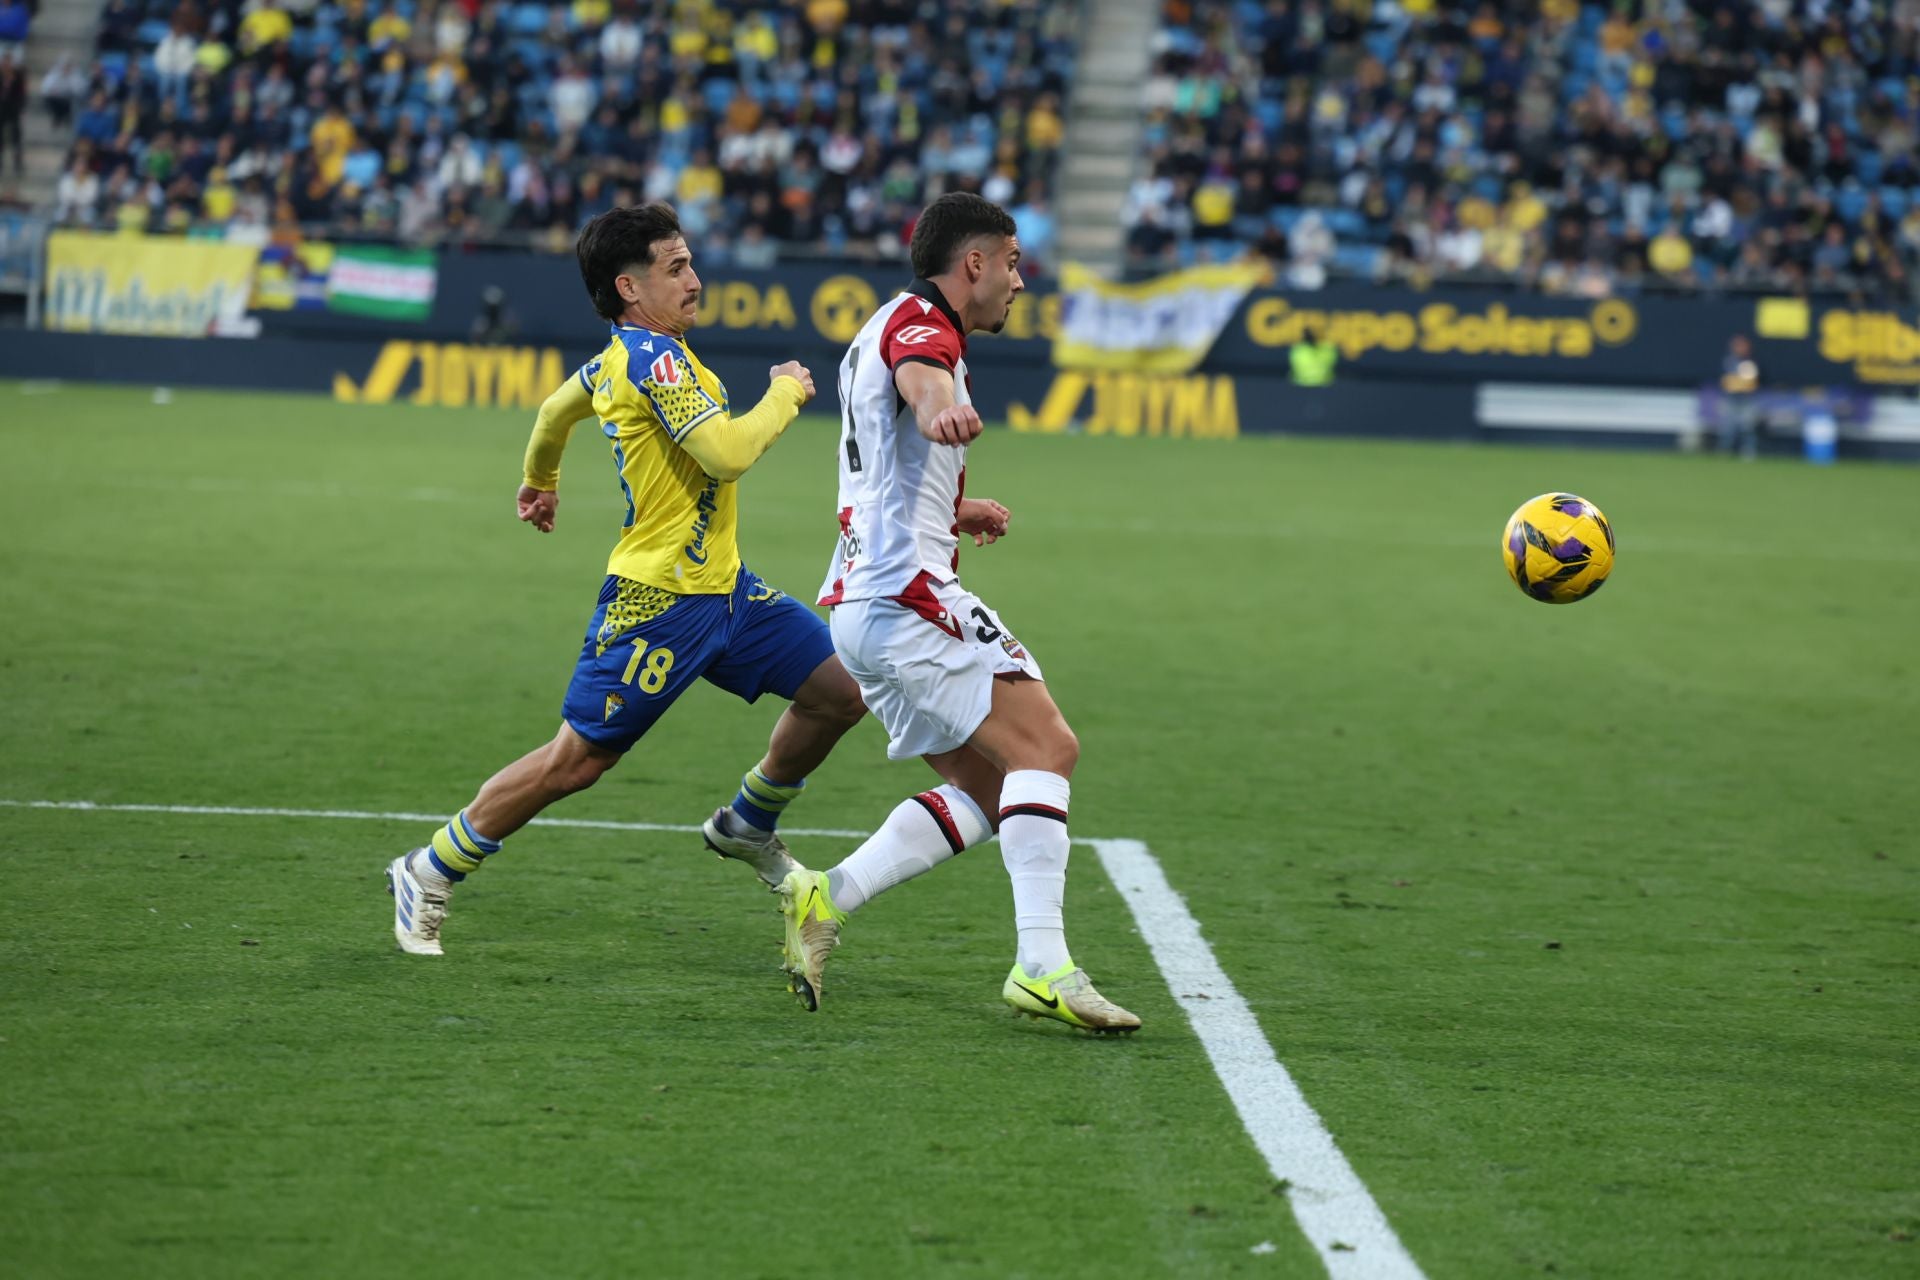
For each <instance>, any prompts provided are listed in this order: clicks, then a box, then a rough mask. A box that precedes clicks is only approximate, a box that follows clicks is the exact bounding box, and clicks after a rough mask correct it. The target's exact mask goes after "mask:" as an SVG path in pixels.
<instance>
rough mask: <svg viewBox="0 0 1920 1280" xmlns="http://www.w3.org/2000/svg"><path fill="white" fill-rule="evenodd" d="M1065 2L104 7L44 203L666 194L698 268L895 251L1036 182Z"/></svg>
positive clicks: (160, 219) (258, 2)
mask: <svg viewBox="0 0 1920 1280" xmlns="http://www.w3.org/2000/svg"><path fill="white" fill-rule="evenodd" d="M1071 9H1072V6H1070V5H1061V4H1049V3H1045V2H1044V0H963V2H961V3H942V4H929V3H924V2H923V0H866V2H859V0H806V3H788V4H747V3H740V2H738V0H572V2H571V3H566V2H557V3H551V4H549V3H532V2H530V0H484V2H483V0H438V2H437V3H436V0H108V4H107V8H106V11H105V13H104V14H103V17H102V22H101V35H100V45H99V57H98V62H97V64H96V66H95V67H94V69H93V74H92V84H91V86H90V91H89V93H88V94H86V95H84V96H83V97H82V99H81V101H80V103H79V112H78V115H79V122H78V135H77V139H76V143H75V153H74V156H73V157H72V159H73V161H75V162H77V164H75V165H72V166H70V167H72V169H73V173H72V174H70V175H69V176H70V178H71V179H72V181H69V182H65V183H63V188H62V197H63V198H62V203H61V209H60V216H61V218H62V219H63V221H66V222H68V223H78V224H87V225H121V226H145V227H147V228H148V229H151V230H187V229H195V228H224V227H231V226H233V225H234V224H236V223H237V224H240V225H248V224H257V225H260V226H263V227H271V226H276V225H277V226H283V227H284V226H285V225H286V224H289V223H297V224H299V225H300V226H301V227H303V228H305V229H307V231H308V232H309V234H315V233H318V234H326V235H329V236H332V237H334V238H344V237H349V236H355V235H365V236H376V237H392V236H395V235H398V236H399V237H401V238H403V239H406V240H410V241H433V240H439V241H442V242H449V243H464V244H477V245H488V244H502V243H504V244H514V245H526V244H528V243H533V244H535V245H536V246H544V247H550V248H553V249H556V250H564V249H568V248H570V247H571V244H572V238H573V232H574V230H575V229H576V228H577V227H578V226H579V224H580V223H582V222H583V221H584V220H585V219H586V218H588V217H590V216H592V215H593V214H594V213H596V212H598V211H600V210H602V209H605V208H608V207H610V206H611V205H613V204H614V203H616V202H618V203H626V202H632V201H635V200H639V199H648V198H663V199H669V200H672V201H674V202H675V203H676V204H677V205H678V206H679V208H680V210H681V213H682V216H683V218H684V220H685V222H686V225H687V227H688V231H689V233H690V235H691V236H692V237H693V238H694V239H695V241H696V243H698V244H699V245H700V246H701V248H702V250H703V254H704V256H706V258H707V259H708V260H709V261H711V260H712V259H713V257H714V256H715V255H726V254H732V255H734V256H736V257H738V258H739V260H740V261H742V262H743V263H760V262H765V261H769V260H771V259H772V258H774V257H775V256H779V255H783V254H791V253H799V252H817V253H829V254H833V255H836V256H852V257H865V256H897V255H899V254H901V253H902V252H903V235H904V232H905V230H906V229H907V228H908V227H909V226H910V224H911V220H912V218H913V216H914V213H915V211H916V210H917V209H918V208H919V207H920V206H921V204H923V203H924V202H925V201H926V200H927V199H929V198H931V196H933V195H937V194H939V193H940V192H941V191H943V190H948V189H954V188H966V189H974V190H983V191H985V193H986V194H988V195H990V196H992V197H993V198H995V199H998V200H1001V201H1002V202H1005V203H1008V204H1010V205H1012V204H1018V203H1020V202H1021V201H1023V200H1037V199H1043V198H1044V196H1045V193H1046V191H1047V190H1048V187H1049V183H1050V181H1051V177H1052V171H1053V168H1054V162H1055V158H1056V153H1057V151H1058V148H1059V144H1060V138H1061V133H1062V128H1061V118H1062V113H1063V108H1062V106H1061V103H1062V101H1063V100H1064V97H1065V94H1066V92H1067V87H1068V84H1069V82H1070V79H1071V75H1072V69H1073V57H1074V41H1073V36H1074V30H1073V22H1072V16H1071ZM87 176H91V177H92V178H93V179H94V182H92V183H91V184H89V183H88V182H87V181H86V180H85V179H86V177H87Z"/></svg>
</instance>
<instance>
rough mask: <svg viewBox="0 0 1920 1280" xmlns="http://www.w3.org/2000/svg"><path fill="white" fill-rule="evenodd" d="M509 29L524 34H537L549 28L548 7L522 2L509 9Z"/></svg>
mask: <svg viewBox="0 0 1920 1280" xmlns="http://www.w3.org/2000/svg"><path fill="white" fill-rule="evenodd" d="M507 29H508V30H509V31H513V32H516V33H518V34H520V35H523V36H537V35H539V34H540V33H541V32H543V31H545V30H546V29H547V7H546V6H545V5H543V4H530V3H524V2H523V3H521V4H516V5H514V6H513V8H511V9H509V10H508V11H507Z"/></svg>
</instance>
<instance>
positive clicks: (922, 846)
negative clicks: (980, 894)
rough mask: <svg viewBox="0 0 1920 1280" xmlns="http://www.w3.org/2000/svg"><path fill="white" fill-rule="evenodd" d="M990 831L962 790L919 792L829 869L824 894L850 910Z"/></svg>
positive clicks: (979, 839)
mask: <svg viewBox="0 0 1920 1280" xmlns="http://www.w3.org/2000/svg"><path fill="white" fill-rule="evenodd" d="M991 835H993V826H992V824H991V823H989V822H988V821H987V815H986V814H984V813H982V812H980V806H979V805H977V804H975V803H974V802H973V798H972V797H971V796H969V795H968V794H967V793H966V792H964V791H962V790H961V789H960V788H958V787H956V786H953V785H952V784H948V785H946V786H943V787H935V788H934V789H933V790H931V791H922V792H921V793H920V794H919V795H917V796H914V797H912V798H911V799H907V800H902V801H901V802H900V803H899V804H897V805H895V806H894V810H893V812H892V813H890V814H888V815H887V820H886V821H885V822H883V823H881V824H880V829H879V830H878V831H876V832H874V833H873V834H872V835H870V836H868V837H867V842H866V843H865V844H863V845H861V846H860V847H859V848H858V849H855V850H854V851H853V852H852V853H850V854H848V855H847V856H846V858H845V860H844V861H842V862H841V863H840V865H839V866H837V867H835V868H833V870H831V871H829V872H827V892H828V893H829V894H831V895H832V896H833V905H834V906H836V907H838V908H839V909H840V910H842V911H852V910H854V909H855V908H857V907H859V906H861V905H862V904H863V903H865V902H866V901H867V899H869V898H872V897H875V896H877V895H879V894H882V893H885V892H886V891H887V890H888V889H891V888H893V886H895V885H897V884H900V883H903V882H904V881H907V880H911V879H913V878H914V877H915V876H917V875H920V874H922V873H924V872H927V871H931V870H933V869H934V868H935V867H937V866H939V865H940V864H941V863H943V862H945V861H946V860H947V859H948V858H951V857H952V856H953V855H954V854H956V853H959V852H960V851H961V850H962V849H966V848H970V847H971V846H973V845H976V844H979V843H980V842H981V841H982V840H985V839H987V838H988V837H990V836H991Z"/></svg>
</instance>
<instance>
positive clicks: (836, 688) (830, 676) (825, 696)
mask: <svg viewBox="0 0 1920 1280" xmlns="http://www.w3.org/2000/svg"><path fill="white" fill-rule="evenodd" d="M794 702H795V706H796V707H797V708H798V709H799V710H800V711H801V712H802V713H804V714H806V715H810V716H813V717H814V718H816V719H819V720H825V721H828V722H830V723H832V724H835V725H838V726H840V727H841V728H852V727H853V726H854V725H856V724H859V723H860V718H861V717H862V716H864V715H866V714H867V703H866V700H865V699H864V698H862V697H861V696H860V686H859V684H858V683H857V682H855V680H854V678H853V677H852V676H850V675H848V674H847V672H846V668H844V667H842V666H841V665H840V664H839V663H838V662H830V663H829V664H827V666H826V667H825V668H824V669H822V670H821V671H820V672H818V673H816V674H815V676H814V677H813V678H812V679H810V680H808V681H807V685H806V687H805V688H804V689H803V690H802V691H801V696H800V697H798V698H796V699H795V700H794Z"/></svg>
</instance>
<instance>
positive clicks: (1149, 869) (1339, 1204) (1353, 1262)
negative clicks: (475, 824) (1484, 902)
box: [0, 800, 1422, 1280]
mask: <svg viewBox="0 0 1920 1280" xmlns="http://www.w3.org/2000/svg"><path fill="white" fill-rule="evenodd" d="M0 808H7V809H64V810H74V811H80V812H91V813H178V814H197V815H205V816H210V817H231V818H331V819H336V820H348V821H357V822H430V823H438V822H442V821H445V817H444V815H442V814H435V813H374V812H369V811H367V810H362V809H270V808H233V807H228V806H222V805H197V804H95V803H93V802H92V801H88V800H0ZM533 825H534V826H547V827H574V828H586V829H589V830H595V831H664V832H674V833H679V834H687V835H691V834H693V833H696V832H698V831H699V830H700V828H699V827H694V826H683V825H678V824H674V823H661V822H599V821H592V820H588V819H582V818H535V819H534V820H533ZM782 831H783V833H784V834H786V835H789V836H821V837H832V838H838V839H846V840H859V839H864V838H865V837H866V835H867V834H868V833H867V832H864V831H843V830H838V829H833V828H812V829H809V828H804V827H795V828H782ZM1074 843H1075V844H1082V845H1091V846H1092V847H1093V850H1094V852H1095V854H1096V855H1097V856H1098V857H1099V859H1100V865H1101V866H1102V867H1103V868H1105V870H1106V873H1107V877H1108V879H1110V880H1112V881H1113V883H1114V886H1115V887H1116V888H1117V889H1119V890H1120V895H1121V896H1122V897H1123V898H1125V899H1126V901H1127V906H1128V907H1129V908H1131V909H1132V911H1133V918H1134V920H1135V921H1136V922H1137V923H1138V924H1139V926H1140V936H1141V937H1142V938H1144V939H1145V940H1146V944H1147V949H1148V950H1150V951H1151V952H1152V953H1153V959H1154V963H1156V964H1157V965H1159V966H1160V973H1161V976H1162V977H1164V978H1165V979H1166V982H1167V990H1168V991H1169V992H1170V993H1171V994H1172V996H1173V997H1174V999H1175V1000H1177V1001H1179V1003H1180V1007H1181V1008H1182V1009H1183V1010H1184V1011H1185V1012H1186V1015H1187V1021H1188V1022H1190V1023H1192V1024H1193V1030H1194V1033H1195V1034H1196V1035H1198V1036H1199V1038H1200V1043H1201V1045H1202V1046H1203V1047H1204V1048H1205V1049H1206V1051H1207V1057H1208V1059H1209V1060H1211V1061H1212V1063H1213V1070H1214V1073H1215V1074H1216V1075H1218V1076H1219V1077H1220V1083H1221V1084H1223V1085H1224V1086H1226V1090H1227V1096H1228V1097H1229V1098H1230V1099H1232V1101H1233V1105H1234V1108H1235V1110H1237V1111H1239V1113H1240V1120H1241V1123H1242V1124H1244V1125H1245V1126H1246V1130H1247V1134H1248V1136H1250V1137H1251V1138H1252V1139H1253V1145H1254V1146H1255V1148H1257V1149H1258V1150H1259V1152H1260V1154H1261V1155H1262V1156H1264V1157H1265V1158H1266V1161H1267V1167H1268V1168H1269V1169H1271V1170H1273V1174H1274V1176H1275V1177H1276V1178H1282V1179H1285V1180H1286V1183H1287V1201H1288V1203H1289V1204H1291V1205H1292V1206H1293V1216H1294V1217H1295V1219H1297V1220H1298V1221H1299V1223H1300V1229H1301V1231H1302V1232H1304V1233H1305V1234H1306V1237H1307V1239H1308V1241H1310V1242H1311V1243H1312V1245H1313V1247H1314V1249H1315V1250H1316V1251H1318V1253H1319V1254H1320V1258H1321V1260H1322V1261H1323V1262H1324V1263H1325V1264H1326V1268H1327V1273H1328V1274H1329V1275H1330V1276H1332V1277H1333V1278H1334V1280H1422V1277H1421V1272H1420V1268H1419V1266H1418V1265H1417V1264H1416V1263H1415V1262H1414V1260H1413V1258H1412V1256H1411V1255H1409V1254H1408V1253H1407V1251H1406V1248H1405V1246H1403V1245H1402V1244H1401V1243H1400V1239H1399V1237H1398V1236H1396V1235H1395V1234H1394V1232H1393V1227H1392V1226H1391V1225H1389V1224H1388V1222H1387V1218H1386V1215H1385V1214H1384V1213H1382V1212H1381V1211H1380V1206H1379V1205H1378V1204H1376V1203H1374V1199H1373V1196H1372V1195H1371V1194H1369V1193H1368V1191H1367V1188H1366V1184H1364V1183H1363V1182H1361V1181H1360V1177H1359V1175H1358V1174H1356V1173H1354V1171H1353V1166H1352V1165H1350V1164H1348V1163H1347V1160H1346V1157H1345V1156H1343V1155H1341V1154H1340V1148H1339V1147H1337V1146H1335V1145H1334V1142H1333V1136H1332V1135H1331V1134H1329V1133H1328V1132H1327V1129H1326V1126H1325V1125H1324V1124H1322V1123H1321V1121H1320V1117H1319V1116H1318V1115H1317V1114H1315V1112H1314V1110H1313V1108H1312V1107H1311V1106H1309V1105H1308V1104H1307V1100H1306V1098H1305V1097H1303V1096H1302V1095H1301V1093H1300V1089H1299V1087H1298V1086H1297V1085H1295V1084H1294V1082H1293V1077H1292V1076H1291V1075H1290V1074H1288V1072H1287V1069H1286V1067H1284V1066H1282V1065H1281V1063H1280V1060H1279V1058H1277V1057H1275V1056H1274V1052H1273V1046H1272V1045H1271V1044H1269V1043H1267V1038H1266V1036H1265V1035H1264V1034H1263V1033H1262V1032H1261V1030H1260V1023H1259V1021H1258V1020H1257V1019H1255V1017H1254V1016H1253V1010H1252V1009H1251V1008H1249V1007H1248V1006H1247V1002H1246V1001H1245V1000H1244V999H1243V998H1242V997H1241V995H1240V993H1239V992H1238V991H1237V990H1235V989H1234V985H1233V983H1232V981H1231V980H1230V979H1228V977H1227V975H1226V971H1225V970H1223V969H1222V968H1221V967H1220V962H1219V961H1218V960H1216V959H1215V958H1214V955H1213V949H1212V948H1211V947H1209V946H1208V945H1207V941H1206V939H1205V938H1203V937H1201V936H1200V925H1199V922H1198V921H1196V920H1195V919H1194V918H1193V913H1192V912H1190V911H1188V910H1187V904H1186V902H1185V901H1184V900H1183V899H1181V898H1180V897H1179V895H1177V894H1175V893H1174V891H1173V886H1172V885H1170V884H1168V883H1167V875H1166V872H1165V871H1164V870H1163V869H1162V868H1161V866H1160V862H1159V860H1158V859H1157V858H1155V857H1154V856H1153V853H1152V851H1151V850H1149V849H1148V848H1147V846H1146V845H1145V844H1143V843H1142V842H1141V841H1138V840H1097V839H1086V838H1082V839H1077V840H1075V841H1074Z"/></svg>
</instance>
